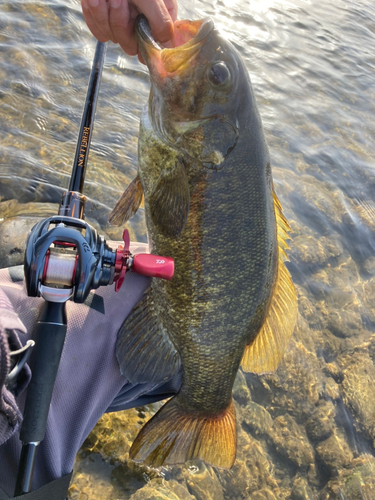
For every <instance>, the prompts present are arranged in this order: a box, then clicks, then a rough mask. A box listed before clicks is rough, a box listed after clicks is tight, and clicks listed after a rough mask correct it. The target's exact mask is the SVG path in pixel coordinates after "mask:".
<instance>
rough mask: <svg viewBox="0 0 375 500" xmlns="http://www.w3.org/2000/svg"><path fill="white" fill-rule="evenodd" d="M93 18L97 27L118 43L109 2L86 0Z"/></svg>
mask: <svg viewBox="0 0 375 500" xmlns="http://www.w3.org/2000/svg"><path fill="white" fill-rule="evenodd" d="M86 1H87V4H88V7H89V9H90V13H91V16H92V19H93V20H94V22H95V24H96V27H97V29H99V30H100V31H101V32H102V33H103V34H104V35H105V36H107V37H108V39H109V40H112V42H114V43H117V41H116V37H115V36H114V34H113V32H112V30H111V27H110V24H109V13H108V4H107V2H106V1H105V0H86Z"/></svg>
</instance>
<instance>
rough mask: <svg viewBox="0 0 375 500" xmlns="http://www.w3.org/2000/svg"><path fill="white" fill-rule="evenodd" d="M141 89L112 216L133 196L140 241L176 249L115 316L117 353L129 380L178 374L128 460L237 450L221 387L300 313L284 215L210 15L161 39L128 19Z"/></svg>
mask: <svg viewBox="0 0 375 500" xmlns="http://www.w3.org/2000/svg"><path fill="white" fill-rule="evenodd" d="M136 33H137V37H138V42H139V47H140V50H141V53H142V57H143V59H144V61H145V63H146V65H147V68H148V70H149V74H150V81H151V88H150V94H149V100H148V103H147V105H146V107H145V109H144V111H143V114H142V117H141V123H140V130H139V141H138V173H137V176H136V178H135V179H134V180H133V181H132V182H131V183H130V185H129V186H128V188H127V189H126V190H125V192H124V194H123V195H122V197H121V198H120V199H119V201H118V202H117V204H116V206H115V208H114V210H113V212H112V214H111V216H110V219H109V221H110V223H111V224H123V223H124V222H126V221H127V220H129V219H130V218H131V217H132V216H133V215H134V214H135V213H136V212H137V210H138V208H139V206H140V205H141V203H142V200H144V211H145V218H146V226H147V233H148V240H149V245H150V251H152V252H153V253H156V254H158V255H166V256H170V257H173V259H174V260H175V273H174V276H173V278H172V279H171V280H170V281H166V280H161V279H155V278H153V279H152V281H151V285H150V287H149V288H148V289H147V290H146V292H145V294H144V295H143V297H142V299H141V300H140V302H139V303H138V304H137V305H136V306H135V308H134V309H133V311H132V313H131V314H130V316H129V317H128V318H127V319H126V320H125V322H124V324H123V325H122V327H121V329H120V331H119V334H118V338H117V344H116V355H117V359H118V362H119V365H120V369H121V372H122V374H123V375H124V376H125V377H126V378H127V379H128V380H129V381H130V382H132V383H141V382H145V381H148V382H154V383H155V384H157V383H161V382H163V381H165V380H168V379H170V378H171V377H173V376H175V375H176V374H177V373H179V372H180V373H181V388H180V390H179V392H178V393H177V394H176V395H175V396H174V397H172V398H171V399H169V400H168V401H167V402H166V403H165V404H164V405H163V406H162V407H161V409H160V410H159V411H158V412H157V413H156V414H155V415H154V416H153V417H152V418H151V419H150V420H149V421H148V422H146V424H145V425H144V426H143V427H142V429H141V430H140V432H139V434H138V435H137V437H136V438H135V440H134V442H133V444H132V446H131V448H130V452H129V455H130V458H131V459H133V460H135V461H138V462H142V463H144V464H146V465H148V466H150V467H160V466H163V465H171V464H181V463H185V462H186V461H188V460H193V459H201V460H203V461H205V462H206V463H207V464H210V465H212V466H215V467H219V468H224V469H230V468H231V467H232V466H233V464H234V462H235V457H236V450H237V431H236V413H235V408H234V404H233V399H232V388H233V384H234V380H235V377H236V374H237V372H238V370H239V368H240V366H241V367H242V369H243V370H244V371H251V372H255V373H264V372H270V371H274V370H275V369H276V368H277V366H278V364H279V362H280V360H281V359H282V357H283V354H284V352H285V350H286V348H287V345H288V341H289V339H290V337H291V335H292V332H293V330H294V326H295V322H296V316H297V296H296V290H295V287H294V285H293V283H292V280H291V276H290V274H289V272H288V270H287V267H286V266H285V261H286V260H287V254H286V251H287V250H288V249H289V246H288V244H287V243H286V241H287V240H288V239H290V238H289V233H290V230H291V229H290V226H289V224H288V222H287V220H286V218H285V216H284V215H283V212H282V207H281V204H280V202H279V200H278V198H277V196H276V194H275V190H274V186H273V179H272V172H271V165H270V155H269V151H268V146H267V143H266V139H265V135H264V131H263V128H262V123H261V118H260V114H259V111H258V108H257V104H256V101H255V96H254V92H253V89H252V85H251V81H250V77H249V74H248V71H247V69H246V66H245V64H244V62H243V60H242V58H241V56H240V54H239V53H238V51H237V50H236V49H235V47H234V46H233V45H232V43H231V42H230V41H228V40H226V39H225V38H224V37H223V36H221V35H220V32H219V30H218V29H217V28H216V27H215V24H214V22H213V20H212V19H210V18H205V19H199V20H193V21H190V20H181V21H176V23H175V26H174V34H175V38H174V41H175V46H174V47H172V48H163V47H161V46H160V45H159V44H158V43H157V42H156V41H155V40H154V38H153V37H152V33H151V30H150V27H149V24H148V22H147V20H146V18H145V17H140V18H139V19H138V20H137V23H136Z"/></svg>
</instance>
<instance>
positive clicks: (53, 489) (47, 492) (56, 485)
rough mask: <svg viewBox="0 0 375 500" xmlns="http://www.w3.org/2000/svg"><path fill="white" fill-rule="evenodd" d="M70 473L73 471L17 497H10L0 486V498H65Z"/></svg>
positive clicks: (18, 499)
mask: <svg viewBox="0 0 375 500" xmlns="http://www.w3.org/2000/svg"><path fill="white" fill-rule="evenodd" d="M72 475H73V472H71V473H70V474H67V475H66V476H63V477H59V479H55V480H54V481H52V482H51V483H48V484H45V485H44V486H42V487H41V488H38V489H37V490H34V491H31V492H30V493H25V494H24V495H21V496H18V497H13V496H12V497H10V496H8V495H7V494H6V493H5V492H4V491H2V490H1V488H0V500H14V499H15V498H17V500H65V499H66V497H67V496H68V489H69V484H70V481H71V479H72Z"/></svg>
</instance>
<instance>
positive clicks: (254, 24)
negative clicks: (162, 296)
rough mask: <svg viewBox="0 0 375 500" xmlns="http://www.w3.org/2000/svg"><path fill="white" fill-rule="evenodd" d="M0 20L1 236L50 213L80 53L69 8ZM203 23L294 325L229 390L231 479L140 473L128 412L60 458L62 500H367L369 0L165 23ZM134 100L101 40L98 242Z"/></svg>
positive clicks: (137, 95) (85, 42)
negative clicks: (249, 145) (241, 103)
mask: <svg viewBox="0 0 375 500" xmlns="http://www.w3.org/2000/svg"><path fill="white" fill-rule="evenodd" d="M0 12H1V16H0V19H1V20H0V49H1V60H0V116H1V120H0V134H1V141H0V153H1V154H0V196H1V202H0V217H1V218H2V223H1V224H0V232H1V231H4V228H6V227H18V226H17V224H16V222H15V221H18V220H22V221H24V220H25V218H27V216H31V215H32V216H36V215H43V216H45V215H46V214H50V215H53V214H54V213H56V210H57V205H58V203H59V201H60V198H61V194H62V192H63V190H64V189H66V188H67V186H68V183H69V175H70V172H71V165H72V161H73V158H74V151H75V143H76V140H77V134H78V128H79V122H80V118H81V113H82V107H83V103H84V99H85V94H86V86H87V82H88V78H89V73H90V67H91V61H92V58H93V54H94V50H95V41H94V40H93V38H92V36H91V35H90V33H89V31H88V30H87V28H86V25H85V24H84V22H83V18H82V15H81V11H80V6H79V3H78V1H76V0H62V1H60V2H57V1H55V0H53V1H49V2H43V3H38V2H35V1H24V0H23V1H20V2H17V1H14V2H10V1H9V0H8V1H1V2H0ZM207 15H208V16H211V17H212V18H213V19H214V21H215V23H216V25H217V27H218V28H219V29H220V30H221V31H222V32H223V33H224V34H225V35H226V36H227V37H228V38H229V39H230V40H231V41H232V42H233V43H234V44H235V46H236V47H237V49H238V50H239V51H240V53H241V55H242V57H243V58H244V60H245V62H246V65H247V68H248V70H249V73H250V75H251V79H252V83H253V86H254V90H255V94H256V97H257V101H258V105H259V109H260V113H261V116H262V120H263V125H264V129H265V133H266V137H267V140H268V144H269V147H270V151H271V158H272V166H273V175H274V183H275V188H276V191H277V194H278V196H279V198H280V201H281V203H282V205H283V207H284V213H285V215H286V217H287V218H288V220H289V221H290V224H291V226H292V229H293V231H294V234H293V240H292V242H291V243H290V247H291V250H290V253H289V256H290V264H289V269H290V270H291V273H292V276H293V280H294V282H295V284H296V286H297V289H298V293H299V320H298V325H297V329H296V331H295V333H294V335H293V338H292V340H291V342H290V345H289V348H288V352H287V354H286V355H285V358H284V360H283V362H282V363H281V365H280V367H279V369H278V370H277V372H276V373H275V374H268V375H262V376H255V375H251V374H248V375H243V374H240V375H239V377H238V379H237V382H236V386H235V390H234V396H235V401H236V409H237V415H238V427H239V446H238V459H237V462H236V465H235V466H234V468H233V469H232V470H231V471H230V472H227V471H218V470H215V469H212V468H211V467H206V466H204V464H202V463H201V462H195V463H191V464H187V465H186V466H184V467H172V468H163V469H162V470H157V471H154V470H148V469H145V468H142V467H140V466H137V465H135V464H133V463H132V462H130V461H129V460H128V450H129V446H130V444H131V442H132V440H133V439H134V437H135V435H136V433H137V432H138V430H139V428H140V425H142V423H143V422H144V421H145V419H146V418H148V417H149V416H150V414H151V413H152V412H153V411H155V409H156V406H154V407H150V408H140V409H137V410H134V411H128V412H122V413H119V414H116V415H107V416H105V417H103V419H102V420H101V422H100V423H99V425H98V426H97V428H96V429H95V430H94V431H93V433H92V434H91V435H90V437H89V439H88V440H87V442H86V443H85V445H84V447H83V448H82V450H81V452H80V454H79V457H78V459H77V464H76V474H75V479H74V485H73V487H72V489H71V498H74V499H76V498H77V499H78V498H79V499H83V498H93V499H94V498H100V499H107V498H108V499H112V498H113V499H114V498H118V499H119V498H121V499H128V498H132V499H133V500H140V499H151V498H163V499H164V498H165V499H173V500H175V499H177V500H178V499H181V500H185V499H199V500H201V499H210V498H212V499H215V500H216V499H219V500H220V499H248V498H251V499H254V500H258V499H267V500H269V499H277V500H279V499H280V500H282V499H291V500H300V499H315V498H317V499H340V500H342V499H345V500H346V499H349V500H354V499H359V498H361V499H363V498H364V499H366V500H371V499H373V498H375V458H374V442H375V398H374V392H375V389H374V388H375V366H374V361H375V306H374V303H375V302H374V299H375V288H374V285H375V195H374V193H375V189H374V188H375V153H374V151H375V148H374V146H375V140H374V137H375V133H374V132H375V130H374V129H375V120H374V116H375V104H374V103H375V55H374V51H373V47H374V46H375V7H374V5H373V3H372V2H370V0H364V1H357V2H354V1H345V2H344V1H342V0H328V1H326V2H319V1H318V0H311V1H302V0H280V1H278V0H254V1H250V2H246V1H244V0H241V1H234V0H216V1H212V2H208V1H203V0H194V1H189V2H185V5H180V17H181V18H184V17H189V18H191V19H197V18H201V17H204V16H207ZM148 90H149V80H148V75H147V71H146V68H145V67H144V66H142V65H141V64H140V63H139V62H138V60H137V59H136V58H131V57H128V56H126V55H125V54H124V53H123V52H122V51H121V50H120V49H119V48H118V47H116V46H114V45H113V44H109V45H108V50H107V56H106V61H105V67H104V71H103V78H102V85H101V90H100V98H99V103H98V109H97V116H96V121H95V130H94V136H93V141H92V148H91V153H90V159H89V168H88V172H87V176H86V183H85V194H86V196H87V198H88V204H87V218H88V220H89V222H91V223H93V224H94V225H95V226H96V227H97V228H98V229H99V230H100V231H101V233H103V234H104V235H106V236H107V237H112V238H120V235H121V232H122V230H121V229H116V228H110V227H109V226H108V224H107V217H108V214H109V213H110V210H111V209H112V208H113V206H114V204H115V202H116V200H117V198H118V197H119V196H120V194H121V193H122V191H123V189H124V187H125V186H126V185H127V184H128V183H129V182H130V180H131V179H132V178H133V177H134V176H135V172H136V161H137V133H138V124H139V116H140V113H141V110H142V107H143V105H144V103H145V102H146V100H147V96H148ZM33 220H34V219H33ZM10 224H13V226H9V225H10ZM22 227H23V226H22ZM128 227H129V229H130V231H131V237H132V239H133V240H134V239H137V240H140V241H145V240H146V233H145V224H144V220H143V210H140V211H139V212H138V214H137V215H136V216H135V218H134V219H132V221H130V223H129V224H128ZM15 237H16V235H15ZM18 237H19V235H18ZM12 255H14V253H13V254H12ZM9 259H10V257H9ZM9 259H8V260H6V259H5V260H4V261H2V262H3V265H6V264H7V263H9V262H13V261H11V260H9ZM153 495H154V496H153Z"/></svg>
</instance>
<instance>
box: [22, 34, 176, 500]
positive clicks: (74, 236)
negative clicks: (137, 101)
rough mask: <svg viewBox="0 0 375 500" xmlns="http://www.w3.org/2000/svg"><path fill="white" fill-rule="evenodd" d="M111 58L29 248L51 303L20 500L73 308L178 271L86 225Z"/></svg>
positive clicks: (97, 75) (36, 361) (94, 75)
mask: <svg viewBox="0 0 375 500" xmlns="http://www.w3.org/2000/svg"><path fill="white" fill-rule="evenodd" d="M105 53H106V44H105V43H102V42H97V44H96V50H95V55H94V61H93V68H92V71H91V75H90V79H89V85H88V89H87V96H86V101H85V105H84V111H83V115H82V120H81V126H80V131H79V136H78V141H77V147H76V152H75V158H74V162H73V169H72V174H71V179H70V184H69V189H68V191H66V192H64V193H63V195H62V199H61V203H60V206H59V210H58V215H56V216H53V217H49V218H47V219H45V220H43V221H41V222H39V223H37V224H36V225H35V226H34V227H33V228H32V230H31V231H30V233H29V235H28V238H27V242H26V251H25V260H24V273H25V286H26V291H27V294H28V295H29V296H30V297H43V298H44V300H45V302H44V304H43V306H42V308H41V311H40V313H39V317H38V320H37V324H36V327H35V330H34V333H33V339H34V341H35V346H34V348H33V352H32V354H31V360H30V368H31V371H32V378H31V382H30V384H29V386H28V388H27V394H26V403H25V410H24V418H23V423H22V427H21V432H20V439H21V441H22V450H21V458H20V462H19V468H18V475H17V480H16V487H15V494H14V495H15V496H22V495H23V494H25V493H28V492H30V491H31V489H32V479H33V472H34V467H35V463H36V455H37V449H38V445H39V444H40V443H41V441H42V440H43V439H44V436H45V432H46V427H47V418H48V411H49V406H50V403H51V399H52V392H53V387H54V384H55V379H56V376H57V372H58V367H59V364H60V358H61V354H62V351H63V347H64V341H65V337H66V332H67V324H68V319H67V315H66V302H67V301H68V300H73V301H74V302H77V303H82V302H84V301H85V299H86V298H87V296H88V294H89V293H90V291H91V290H93V289H96V288H99V287H100V286H106V285H111V284H113V283H115V290H116V291H119V289H120V288H121V285H122V283H123V281H124V278H125V273H126V272H127V271H130V270H132V271H133V272H137V273H139V274H143V275H145V276H153V277H157V278H163V279H171V278H172V276H173V272H174V261H173V259H171V258H169V257H161V256H157V255H152V254H137V255H131V253H130V251H129V247H130V239H129V233H128V231H127V230H124V233H123V243H124V244H123V245H120V246H119V247H118V248H117V249H113V248H112V247H110V246H109V245H108V244H107V243H106V241H105V239H104V237H103V236H100V235H99V234H98V232H97V231H96V230H95V229H94V228H93V227H92V226H90V225H89V224H88V223H87V222H85V220H84V217H85V216H84V209H85V202H86V198H85V196H84V195H83V185H84V179H85V173H86V167H87V160H88V155H89V149H90V143H91V137H92V132H93V125H94V118H95V110H96V105H97V100H98V95H99V88H100V81H101V74H102V70H103V65H104V59H105Z"/></svg>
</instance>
